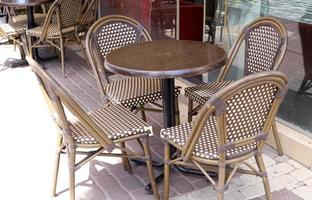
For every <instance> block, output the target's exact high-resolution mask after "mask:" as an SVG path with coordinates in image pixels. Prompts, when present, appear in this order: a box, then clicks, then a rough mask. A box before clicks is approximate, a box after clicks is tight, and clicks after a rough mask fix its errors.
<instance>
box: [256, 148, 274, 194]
mask: <svg viewBox="0 0 312 200" xmlns="http://www.w3.org/2000/svg"><path fill="white" fill-rule="evenodd" d="M255 159H256V162H257V165H258V168H259V171H260V173H261V174H262V182H263V185H264V190H265V195H266V199H267V200H271V199H272V194H271V189H270V184H269V179H268V175H267V172H266V169H265V166H264V162H263V158H262V155H261V154H259V155H256V156H255Z"/></svg>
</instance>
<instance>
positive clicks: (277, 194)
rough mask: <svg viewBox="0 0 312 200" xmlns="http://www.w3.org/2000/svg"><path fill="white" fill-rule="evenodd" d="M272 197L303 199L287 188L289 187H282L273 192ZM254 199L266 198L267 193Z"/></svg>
mask: <svg viewBox="0 0 312 200" xmlns="http://www.w3.org/2000/svg"><path fill="white" fill-rule="evenodd" d="M272 199H274V200H285V199H289V200H302V198H300V197H299V196H298V195H296V194H294V193H293V192H291V191H289V190H287V189H282V190H279V191H275V192H272ZM252 200H266V197H265V195H264V196H261V197H258V198H255V199H252Z"/></svg>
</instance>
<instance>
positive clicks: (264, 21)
mask: <svg viewBox="0 0 312 200" xmlns="http://www.w3.org/2000/svg"><path fill="white" fill-rule="evenodd" d="M268 24H270V26H273V27H274V28H276V30H277V31H278V32H279V33H280V35H281V43H280V47H279V51H278V53H277V55H276V56H275V61H274V62H273V65H272V70H278V69H279V67H280V65H281V63H282V61H283V59H284V57H285V54H286V50H287V45H288V38H287V31H286V29H285V27H284V26H283V25H282V24H281V22H279V21H278V20H277V19H276V18H274V17H262V18H259V19H257V20H255V21H253V22H251V23H250V24H248V25H247V26H245V27H244V28H243V29H242V30H241V31H240V33H239V35H238V37H237V38H236V41H235V42H234V45H233V46H232V47H231V49H230V53H229V56H228V61H227V63H226V64H225V66H224V67H222V69H221V71H220V73H219V75H218V77H217V80H216V82H222V81H225V78H226V76H227V74H228V72H229V70H230V67H231V65H232V64H233V62H234V59H235V56H236V55H237V53H238V51H239V49H240V47H241V45H242V44H243V42H244V41H245V39H246V37H248V31H249V30H251V29H253V28H255V27H259V26H261V25H268ZM246 49H247V47H246ZM245 52H246V50H245ZM246 62H247V61H246V58H245V66H244V74H245V72H246V69H245V68H246ZM202 106H203V105H202V104H200V105H197V106H196V107H195V108H194V102H193V100H192V99H190V98H189V101H188V122H191V121H192V117H193V116H194V115H196V114H197V113H198V111H199V110H200V109H201V108H202ZM272 131H273V136H274V139H275V143H276V147H277V151H278V155H279V156H282V155H283V150H282V145H281V142H280V139H279V135H278V131H277V128H276V122H274V123H273V124H272Z"/></svg>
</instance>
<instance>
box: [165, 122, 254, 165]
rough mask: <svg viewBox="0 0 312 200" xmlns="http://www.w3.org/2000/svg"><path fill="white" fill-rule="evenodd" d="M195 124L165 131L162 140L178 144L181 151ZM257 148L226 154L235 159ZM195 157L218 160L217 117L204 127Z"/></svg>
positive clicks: (238, 149)
mask: <svg viewBox="0 0 312 200" xmlns="http://www.w3.org/2000/svg"><path fill="white" fill-rule="evenodd" d="M193 125H194V123H193V122H191V123H185V124H182V125H179V126H175V127H171V128H167V129H163V130H162V131H161V138H162V139H165V140H167V141H169V142H170V143H173V144H176V145H178V146H179V147H180V150H182V149H183V148H184V145H185V144H186V142H187V140H188V138H189V135H190V133H191V129H192V127H193ZM255 148H256V145H255V144H249V145H245V146H241V147H237V148H233V149H229V150H227V152H226V156H227V158H228V159H231V158H235V157H237V156H240V155H242V154H244V153H248V152H251V151H253V150H254V149H255ZM193 155H195V156H198V157H201V158H204V159H211V160H217V159H219V155H218V136H217V122H216V118H215V117H210V118H209V119H208V121H207V123H206V125H205V127H204V130H203V132H202V134H201V136H200V138H199V139H198V142H197V143H196V145H195V149H194V152H193Z"/></svg>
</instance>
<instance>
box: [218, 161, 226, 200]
mask: <svg viewBox="0 0 312 200" xmlns="http://www.w3.org/2000/svg"><path fill="white" fill-rule="evenodd" d="M225 172H226V169H225V167H219V173H218V185H217V188H216V190H217V200H223V199H224V189H225V187H224V184H225Z"/></svg>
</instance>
